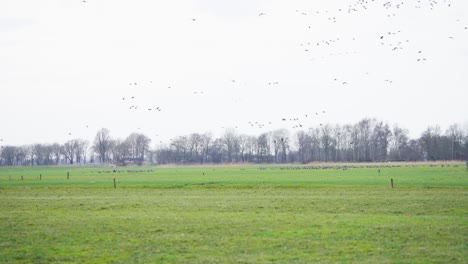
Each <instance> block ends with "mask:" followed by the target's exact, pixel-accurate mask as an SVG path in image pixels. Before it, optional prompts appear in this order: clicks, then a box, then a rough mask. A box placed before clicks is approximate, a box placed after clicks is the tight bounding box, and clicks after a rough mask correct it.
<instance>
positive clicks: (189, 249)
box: [0, 166, 468, 263]
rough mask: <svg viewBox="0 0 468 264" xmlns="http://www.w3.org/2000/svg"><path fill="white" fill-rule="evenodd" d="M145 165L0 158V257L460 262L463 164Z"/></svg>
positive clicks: (465, 249) (463, 250)
mask: <svg viewBox="0 0 468 264" xmlns="http://www.w3.org/2000/svg"><path fill="white" fill-rule="evenodd" d="M143 169H145V170H149V172H137V173H135V172H127V170H129V171H132V170H142V168H130V169H127V168H125V169H120V170H121V172H120V173H119V172H117V171H116V172H115V173H114V172H103V171H104V170H108V169H99V168H98V169H97V168H90V167H89V168H8V169H0V199H1V202H0V234H1V236H0V262H2V263H30V262H34V263H50V262H93V263H99V262H117V263H118V262H121V263H129V262H172V263H181V262H186V263H194V262H195V263H213V262H236V263H237V262H256V263H263V262H288V263H289V262H300V263H311V262H359V263H362V262H364V263H449V262H450V263H465V259H466V256H467V253H468V243H467V242H468V241H467V227H468V222H467V213H468V208H467V207H468V206H467V202H466V201H467V199H466V198H467V190H468V188H467V186H468V180H467V176H468V175H467V173H466V171H464V168H463V167H459V168H453V167H449V168H447V167H444V168H441V167H428V166H424V167H410V168H406V167H402V168H388V169H382V171H381V174H380V175H379V174H378V173H377V170H376V169H350V170H347V171H342V170H314V171H309V170H294V171H289V170H280V169H278V167H269V168H268V169H266V170H258V168H257V167H206V168H165V169H159V168H143ZM98 170H99V171H100V172H97V171H98ZM117 170H119V169H117ZM123 170H125V171H123ZM151 170H152V171H151ZM66 171H70V179H69V180H66ZM40 173H41V174H43V178H42V180H41V181H39V180H38V178H37V175H38V174H40ZM20 176H23V181H21V180H20ZM114 178H116V179H117V183H118V187H117V189H113V185H112V180H113V179H114ZM389 178H393V179H395V186H396V188H394V189H391V188H390V187H389V182H388V181H389ZM10 179H11V180H10Z"/></svg>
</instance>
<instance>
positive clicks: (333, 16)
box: [80, 0, 468, 129]
mask: <svg viewBox="0 0 468 264" xmlns="http://www.w3.org/2000/svg"><path fill="white" fill-rule="evenodd" d="M80 1H81V2H82V3H87V2H88V0H80ZM376 5H377V6H378V5H380V6H381V7H383V8H384V9H385V10H386V11H387V13H386V16H387V17H388V18H393V17H396V16H397V15H398V12H399V10H401V9H402V8H403V7H406V6H408V5H412V7H413V8H416V9H422V8H427V9H429V10H434V9H435V8H437V7H440V6H445V7H451V6H452V1H451V0H405V1H379V0H355V1H352V2H351V4H349V5H348V6H345V7H343V8H337V9H336V10H299V9H296V10H295V12H296V14H297V15H299V16H304V17H307V16H314V17H315V18H317V17H319V18H321V19H324V20H325V21H328V22H330V23H337V22H339V21H340V18H341V17H342V16H343V15H348V14H353V13H358V12H366V11H367V10H370V9H371V8H375V7H376ZM270 15H271V14H269V13H267V12H259V13H258V17H259V19H262V18H263V17H267V16H270ZM199 19H202V18H195V17H193V18H190V19H189V21H191V22H193V23H197V22H198V21H199ZM457 22H460V20H457ZM305 28H306V29H311V28H312V26H311V25H310V24H309V25H305ZM462 29H464V30H468V27H466V26H465V27H462ZM402 35H403V34H402V31H401V30H397V31H387V32H384V33H382V34H381V35H380V36H376V37H375V41H376V43H378V44H380V46H381V47H383V48H385V49H386V48H388V50H390V51H394V52H398V51H400V50H403V49H406V48H407V47H408V46H409V45H410V44H409V43H410V39H408V38H402ZM448 37H449V38H450V39H454V37H453V36H448ZM342 40H343V38H340V37H336V38H327V39H323V40H320V41H317V40H315V41H313V40H311V41H306V42H301V43H299V46H300V48H301V49H302V50H303V51H304V52H305V53H307V54H310V53H312V51H314V50H316V49H319V48H326V49H330V48H331V49H333V47H334V45H337V44H338V43H339V42H341V41H342ZM350 40H351V41H355V40H356V38H355V37H352V38H351V39H349V40H348V39H347V40H346V41H350ZM358 53H359V52H357V51H354V50H353V51H340V52H328V53H327V54H326V55H324V56H320V57H310V56H309V61H316V60H319V59H327V58H328V57H331V56H347V55H354V54H358ZM414 60H415V61H417V62H424V61H427V60H428V59H427V56H426V54H425V52H423V50H421V49H417V51H416V52H415V54H414ZM365 74H366V75H368V74H369V73H368V72H366V73H365ZM230 82H231V83H233V84H235V83H238V82H237V81H236V80H230ZM332 82H333V83H336V84H339V85H348V84H349V82H348V81H347V80H345V79H342V78H338V77H335V78H333V80H332ZM383 82H384V83H385V84H392V83H393V80H391V79H388V78H387V79H385V80H383ZM150 83H152V81H150ZM139 84H140V83H139V82H131V83H129V84H128V85H129V86H131V87H132V88H137V89H138V88H139V87H140V85H139ZM266 84H267V85H269V86H272V85H279V82H278V81H271V82H266ZM172 88H173V87H172V86H167V89H172ZM191 93H192V94H193V95H204V94H205V91H200V90H196V91H195V90H194V91H191ZM121 101H122V103H123V104H124V106H125V107H127V108H128V110H130V111H136V110H140V111H148V112H151V111H153V112H163V109H162V107H161V106H155V105H138V104H137V98H136V96H135V95H132V96H123V97H121ZM238 101H240V100H237V102H238ZM166 110H168V109H166ZM326 113H327V112H326V111H325V110H321V111H315V112H312V113H303V114H301V115H299V116H295V117H279V118H278V119H277V120H276V121H278V123H281V122H286V123H288V125H289V127H291V128H293V129H303V128H308V126H310V124H311V123H310V121H311V120H312V118H314V117H319V116H323V115H326ZM275 123H277V122H275V120H273V121H261V120H256V121H248V122H247V124H246V125H247V126H249V127H252V128H259V129H264V128H268V127H271V126H273V125H275ZM315 123H317V122H315ZM317 124H319V125H320V126H322V125H323V123H322V122H320V123H317ZM238 127H239V126H236V128H238ZM222 128H224V126H223V127H222Z"/></svg>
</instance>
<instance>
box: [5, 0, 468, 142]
mask: <svg viewBox="0 0 468 264" xmlns="http://www.w3.org/2000/svg"><path fill="white" fill-rule="evenodd" d="M361 2H363V1H358V0H317V1H310V0H303V1H298V0H288V1H284V0H282V1H280V0H278V1H274V0H271V1H267V0H264V1H261V0H235V1H234V0H233V1H220V0H173V1H154V0H132V1H129V0H85V2H83V1H82V0H42V1H36V0H2V1H0V124H1V125H0V138H1V139H3V144H12V145H22V144H31V143H52V142H59V143H63V142H65V141H66V140H68V139H72V138H84V139H88V140H90V141H92V139H93V138H94V135H95V133H96V131H97V130H98V129H100V128H103V127H105V128H108V129H109V130H110V131H111V135H112V136H114V137H116V138H118V137H120V138H124V137H126V136H127V135H129V134H130V133H131V132H142V133H145V134H147V135H148V136H149V137H151V138H152V139H153V142H159V141H167V140H168V139H169V138H171V137H174V136H178V135H185V134H189V133H192V132H199V133H203V132H206V131H211V132H213V133H214V135H215V136H217V135H220V134H221V133H222V132H223V131H224V129H225V128H228V127H231V128H236V127H237V128H236V130H237V131H238V132H239V133H247V134H252V135H258V134H260V133H261V132H266V131H270V130H274V129H278V128H287V129H288V130H289V131H290V132H294V131H295V130H296V129H295V128H292V127H293V126H295V125H297V124H298V123H301V124H302V125H303V126H304V128H306V127H310V126H317V125H319V124H320V123H331V124H336V123H338V124H347V123H355V122H357V121H359V120H360V119H362V118H365V117H375V118H377V119H380V120H383V121H386V122H388V123H389V124H394V123H398V124H399V125H400V126H402V127H404V128H407V129H409V130H410V132H411V135H412V136H414V137H416V136H419V134H420V133H421V132H422V131H423V130H424V129H425V128H426V127H427V126H428V125H435V124H439V125H441V127H442V128H443V129H444V128H446V127H447V126H448V125H450V124H452V123H460V124H462V125H468V103H467V102H468V29H467V27H468V1H465V0H439V1H437V2H435V1H433V0H403V1H401V0H400V1H392V0H382V1H381V0H375V1H368V2H370V3H369V4H365V5H363V4H360V3H361ZM132 97H134V98H132ZM124 98H125V99H124ZM135 108H136V109H135ZM149 109H151V110H149ZM323 111H324V112H325V113H323ZM315 113H318V114H315ZM305 115H307V117H305ZM282 118H287V119H290V118H300V119H299V120H298V121H295V122H290V121H282ZM249 122H251V123H254V124H255V122H258V123H257V124H264V126H262V127H261V128H259V127H258V126H257V125H256V126H253V127H252V126H251V125H250V123H249ZM69 133H71V135H70V134H69Z"/></svg>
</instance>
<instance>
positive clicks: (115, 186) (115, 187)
mask: <svg viewBox="0 0 468 264" xmlns="http://www.w3.org/2000/svg"><path fill="white" fill-rule="evenodd" d="M114 189H117V185H116V184H115V178H114Z"/></svg>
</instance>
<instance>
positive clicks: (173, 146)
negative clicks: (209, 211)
mask: <svg viewBox="0 0 468 264" xmlns="http://www.w3.org/2000/svg"><path fill="white" fill-rule="evenodd" d="M150 144H151V139H150V138H149V137H147V136H146V135H144V134H141V133H132V134H130V135H129V136H128V137H127V138H125V139H123V140H122V139H114V138H112V137H111V135H110V132H109V130H107V129H105V128H103V129H101V130H99V131H98V132H97V133H96V136H95V138H94V141H93V142H92V144H91V145H90V143H89V142H88V141H86V140H82V139H73V140H69V141H67V142H65V143H64V144H58V143H54V144H33V145H27V146H3V147H2V148H1V153H0V165H2V166H37V165H42V166H44V165H60V164H70V165H73V164H87V163H112V164H116V165H127V164H137V165H142V164H143V163H144V162H147V163H151V164H205V163H214V164H222V163H308V162H316V161H319V162H384V161H427V160H429V161H436V160H467V159H468V131H463V129H461V127H460V126H459V125H458V124H453V125H451V126H449V128H448V129H447V130H445V131H442V130H441V128H440V127H439V126H431V127H428V128H427V129H426V130H425V131H424V132H423V133H422V134H421V136H420V137H419V138H417V139H411V138H410V137H409V131H408V130H406V129H403V128H401V127H399V126H398V125H393V126H390V125H388V124H387V123H384V122H382V121H378V120H376V119H371V118H366V119H363V120H361V121H359V122H358V123H356V124H347V125H330V124H325V125H321V126H318V127H312V128H309V129H308V130H299V131H296V132H294V133H292V134H291V133H290V132H289V131H288V130H286V129H279V130H274V131H270V132H266V133H262V134H260V135H258V136H251V135H245V134H238V133H237V132H236V131H235V130H234V129H228V130H226V131H225V133H224V134H223V135H222V136H221V137H219V138H214V137H213V136H212V134H211V133H204V134H199V133H193V134H190V135H186V136H179V137H176V138H174V139H172V140H171V141H170V142H168V143H165V144H161V145H159V146H156V147H155V148H153V149H152V148H150Z"/></svg>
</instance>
